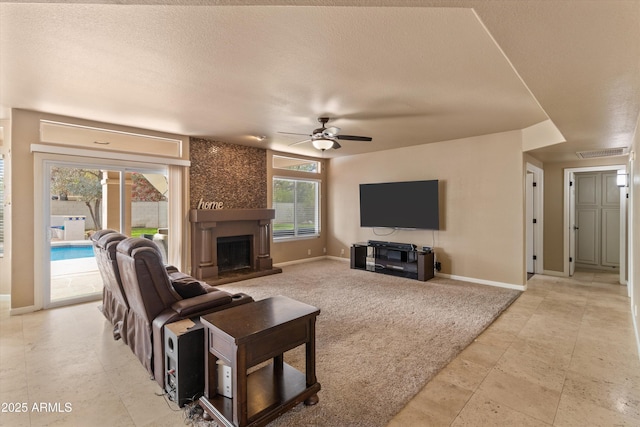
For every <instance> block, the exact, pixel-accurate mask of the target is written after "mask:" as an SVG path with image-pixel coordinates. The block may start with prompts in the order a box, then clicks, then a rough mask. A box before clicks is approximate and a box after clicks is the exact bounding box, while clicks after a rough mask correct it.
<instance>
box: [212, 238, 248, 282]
mask: <svg viewBox="0 0 640 427" xmlns="http://www.w3.org/2000/svg"><path fill="white" fill-rule="evenodd" d="M251 237H252V236H230V237H218V240H217V249H218V251H217V252H218V274H221V273H223V272H225V271H238V270H243V269H250V268H251Z"/></svg>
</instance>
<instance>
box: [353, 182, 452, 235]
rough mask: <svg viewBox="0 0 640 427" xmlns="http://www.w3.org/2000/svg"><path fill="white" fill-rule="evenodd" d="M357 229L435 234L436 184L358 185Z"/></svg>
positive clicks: (437, 226) (438, 222)
mask: <svg viewBox="0 0 640 427" xmlns="http://www.w3.org/2000/svg"><path fill="white" fill-rule="evenodd" d="M360 226H361V227H391V228H419V229H426V230H439V229H440V215H439V206H438V180H429V181H406V182H385V183H378V184H360Z"/></svg>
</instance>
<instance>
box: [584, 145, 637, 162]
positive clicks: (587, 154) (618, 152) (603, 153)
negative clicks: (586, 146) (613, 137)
mask: <svg viewBox="0 0 640 427" xmlns="http://www.w3.org/2000/svg"><path fill="white" fill-rule="evenodd" d="M628 152H629V150H628V148H627V147H622V148H607V149H604V150H592V151H578V152H576V154H577V155H578V157H579V158H581V159H598V158H600V157H615V156H624V155H625V154H627V153H628Z"/></svg>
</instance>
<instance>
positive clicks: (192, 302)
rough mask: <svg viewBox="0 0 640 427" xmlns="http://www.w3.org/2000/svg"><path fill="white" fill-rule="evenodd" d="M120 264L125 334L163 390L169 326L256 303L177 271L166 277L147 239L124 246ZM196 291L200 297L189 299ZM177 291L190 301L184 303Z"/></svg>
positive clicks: (119, 252) (119, 249)
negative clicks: (125, 306) (126, 307)
mask: <svg viewBox="0 0 640 427" xmlns="http://www.w3.org/2000/svg"><path fill="white" fill-rule="evenodd" d="M116 259H117V262H118V268H119V271H120V277H121V279H122V286H123V288H124V292H125V295H126V297H127V301H128V302H129V315H128V317H127V318H128V320H127V327H126V331H124V332H123V334H124V333H126V335H127V337H126V342H127V343H128V345H129V347H130V348H131V350H132V351H133V353H134V354H135V355H136V356H137V357H138V359H139V360H140V362H141V363H142V365H143V366H144V367H145V368H146V369H147V371H148V372H149V373H150V374H151V375H152V376H153V377H154V378H155V380H156V382H157V383H158V384H159V385H160V387H162V388H164V379H165V375H164V374H165V372H164V371H165V369H164V359H165V358H164V325H165V324H167V323H171V322H175V321H177V320H181V319H185V318H194V317H196V318H197V317H199V316H201V315H204V314H208V313H213V312H215V311H219V310H224V309H226V308H229V307H234V306H236V305H240V304H245V303H248V302H251V301H253V299H252V298H251V297H250V296H248V295H246V294H234V295H233V294H230V293H228V292H224V291H220V290H218V289H216V288H214V287H211V286H209V285H208V284H206V283H204V282H200V281H197V280H196V279H194V278H192V277H191V276H188V275H186V274H183V273H180V272H178V271H177V270H175V269H174V270H170V272H169V273H168V272H167V268H166V267H165V265H164V264H163V262H162V255H161V254H160V251H159V250H158V247H157V246H156V244H155V243H154V242H152V241H150V240H148V239H143V238H135V237H134V238H128V239H125V240H123V241H121V242H120V243H119V244H118V246H117V249H116ZM172 277H173V284H172ZM179 285H180V287H178V286H179ZM185 285H186V286H185ZM174 286H175V288H174ZM198 287H200V289H199V292H197V293H198V295H197V296H191V295H193V294H194V293H195V292H194V288H198ZM176 289H180V290H181V292H183V295H186V296H190V297H189V298H183V297H182V296H181V295H180V294H179V293H178V292H177V290H176Z"/></svg>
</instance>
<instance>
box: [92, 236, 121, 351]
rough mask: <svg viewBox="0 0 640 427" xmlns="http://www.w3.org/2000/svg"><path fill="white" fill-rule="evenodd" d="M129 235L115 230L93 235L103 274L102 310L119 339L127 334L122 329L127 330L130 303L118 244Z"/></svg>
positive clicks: (94, 249)
mask: <svg viewBox="0 0 640 427" xmlns="http://www.w3.org/2000/svg"><path fill="white" fill-rule="evenodd" d="M126 238H127V236H125V235H124V234H120V233H118V232H117V231H115V230H110V229H106V230H99V231H96V232H95V233H93V234H92V235H91V241H92V243H93V252H94V253H95V256H96V262H97V264H98V270H99V271H100V275H101V276H102V283H103V288H102V307H101V308H100V310H101V311H102V314H103V315H104V317H106V318H107V320H109V322H111V324H112V325H113V338H114V339H115V340H118V339H120V338H123V340H122V341H123V342H125V343H126V342H127V341H126V336H123V335H122V331H124V330H126V323H125V322H126V320H127V312H128V311H129V303H128V302H127V297H126V296H125V294H124V289H123V288H122V282H121V281H120V273H119V271H118V263H117V261H116V246H117V245H118V243H120V242H121V241H123V240H124V239H126Z"/></svg>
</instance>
